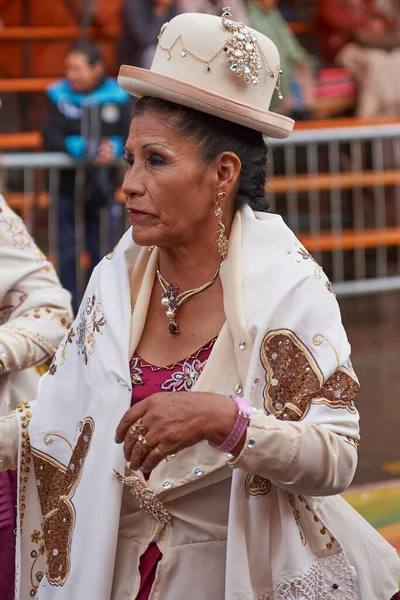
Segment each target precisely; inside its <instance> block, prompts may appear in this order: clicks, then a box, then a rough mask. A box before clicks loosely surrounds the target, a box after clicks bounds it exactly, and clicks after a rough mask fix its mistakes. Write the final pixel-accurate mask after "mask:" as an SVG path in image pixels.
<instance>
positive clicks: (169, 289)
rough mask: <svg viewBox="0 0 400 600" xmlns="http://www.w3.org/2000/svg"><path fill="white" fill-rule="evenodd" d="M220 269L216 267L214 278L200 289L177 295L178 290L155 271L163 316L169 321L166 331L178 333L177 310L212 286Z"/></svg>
mask: <svg viewBox="0 0 400 600" xmlns="http://www.w3.org/2000/svg"><path fill="white" fill-rule="evenodd" d="M220 268H221V265H219V266H218V269H217V270H216V271H215V274H214V276H213V277H212V278H211V279H210V280H209V281H207V282H206V283H204V284H203V285H201V286H200V287H197V288H193V289H192V290H187V292H182V293H181V294H179V295H177V293H178V288H177V287H175V286H174V285H173V284H172V283H169V282H168V281H167V280H166V279H165V277H163V276H162V275H161V273H160V270H159V269H157V277H158V281H159V282H160V285H161V287H162V289H163V292H164V294H163V296H162V298H161V304H162V305H163V306H164V307H165V314H166V315H167V318H168V320H169V326H168V331H169V332H170V334H171V335H176V334H177V333H179V327H178V323H177V322H176V313H177V312H178V308H180V307H181V306H182V304H184V303H185V302H186V301H187V300H189V298H191V297H192V296H195V295H196V294H200V292H203V291H204V290H206V289H207V288H208V287H210V285H212V284H213V283H214V281H215V280H216V279H217V277H218V273H219V270H220Z"/></svg>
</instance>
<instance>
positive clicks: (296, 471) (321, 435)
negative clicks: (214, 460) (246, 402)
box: [231, 411, 357, 496]
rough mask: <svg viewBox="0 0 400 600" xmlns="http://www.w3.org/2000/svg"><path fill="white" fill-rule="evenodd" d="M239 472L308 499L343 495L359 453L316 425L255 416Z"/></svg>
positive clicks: (261, 414)
mask: <svg viewBox="0 0 400 600" xmlns="http://www.w3.org/2000/svg"><path fill="white" fill-rule="evenodd" d="M231 464H233V465H234V466H235V467H237V468H240V469H243V470H244V471H248V472H249V473H257V475H260V476H261V477H264V478H266V479H268V480H270V481H271V482H272V483H273V484H274V485H275V486H277V487H280V488H282V489H285V490H288V491H290V492H293V493H297V494H304V495H305V496H330V495H334V494H340V493H341V492H343V491H344V490H345V489H346V488H347V487H348V486H349V485H350V483H351V481H352V479H353V476H354V473H355V469H356V466H357V450H356V448H355V446H354V445H353V444H351V443H350V442H349V441H348V440H346V439H345V438H344V437H342V436H340V435H338V434H336V433H334V432H332V431H329V430H328V429H326V428H324V427H322V426H319V425H314V424H312V423H304V422H302V423H284V422H282V421H279V420H278V419H276V418H275V417H272V416H267V415H265V414H263V412H262V411H258V412H257V414H256V415H253V418H252V420H251V425H250V426H249V428H248V431H247V439H246V443H245V446H244V449H243V451H242V452H241V454H240V455H239V457H238V458H237V459H236V460H235V461H233V462H231Z"/></svg>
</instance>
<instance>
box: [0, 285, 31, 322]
mask: <svg viewBox="0 0 400 600" xmlns="http://www.w3.org/2000/svg"><path fill="white" fill-rule="evenodd" d="M27 297H28V295H27V294H26V293H25V292H22V291H21V290H16V289H13V290H8V292H7V294H6V295H5V296H4V298H3V303H2V305H1V306H0V325H4V323H6V322H7V321H9V319H10V317H11V314H12V313H13V312H14V311H15V310H16V309H17V308H19V307H20V306H21V304H23V302H25V300H26V299H27Z"/></svg>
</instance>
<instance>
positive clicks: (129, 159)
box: [124, 154, 135, 167]
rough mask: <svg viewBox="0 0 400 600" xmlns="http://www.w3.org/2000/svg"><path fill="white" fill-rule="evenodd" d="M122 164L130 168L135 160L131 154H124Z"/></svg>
mask: <svg viewBox="0 0 400 600" xmlns="http://www.w3.org/2000/svg"><path fill="white" fill-rule="evenodd" d="M124 162H125V163H126V164H127V165H128V166H129V167H131V166H132V165H133V163H134V162H135V159H134V158H133V156H132V154H128V155H126V154H124Z"/></svg>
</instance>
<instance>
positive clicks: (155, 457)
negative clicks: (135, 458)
mask: <svg viewBox="0 0 400 600" xmlns="http://www.w3.org/2000/svg"><path fill="white" fill-rule="evenodd" d="M163 460H167V461H168V460H171V459H170V458H169V456H168V455H167V454H165V453H164V452H163V450H162V445H161V446H160V444H157V446H155V447H154V448H153V450H152V451H151V452H149V453H148V455H147V456H146V458H145V460H144V461H143V463H142V465H141V469H142V470H143V471H144V472H145V473H147V472H150V471H153V469H155V468H156V466H157V465H159V464H160V462H162V461H163Z"/></svg>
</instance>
